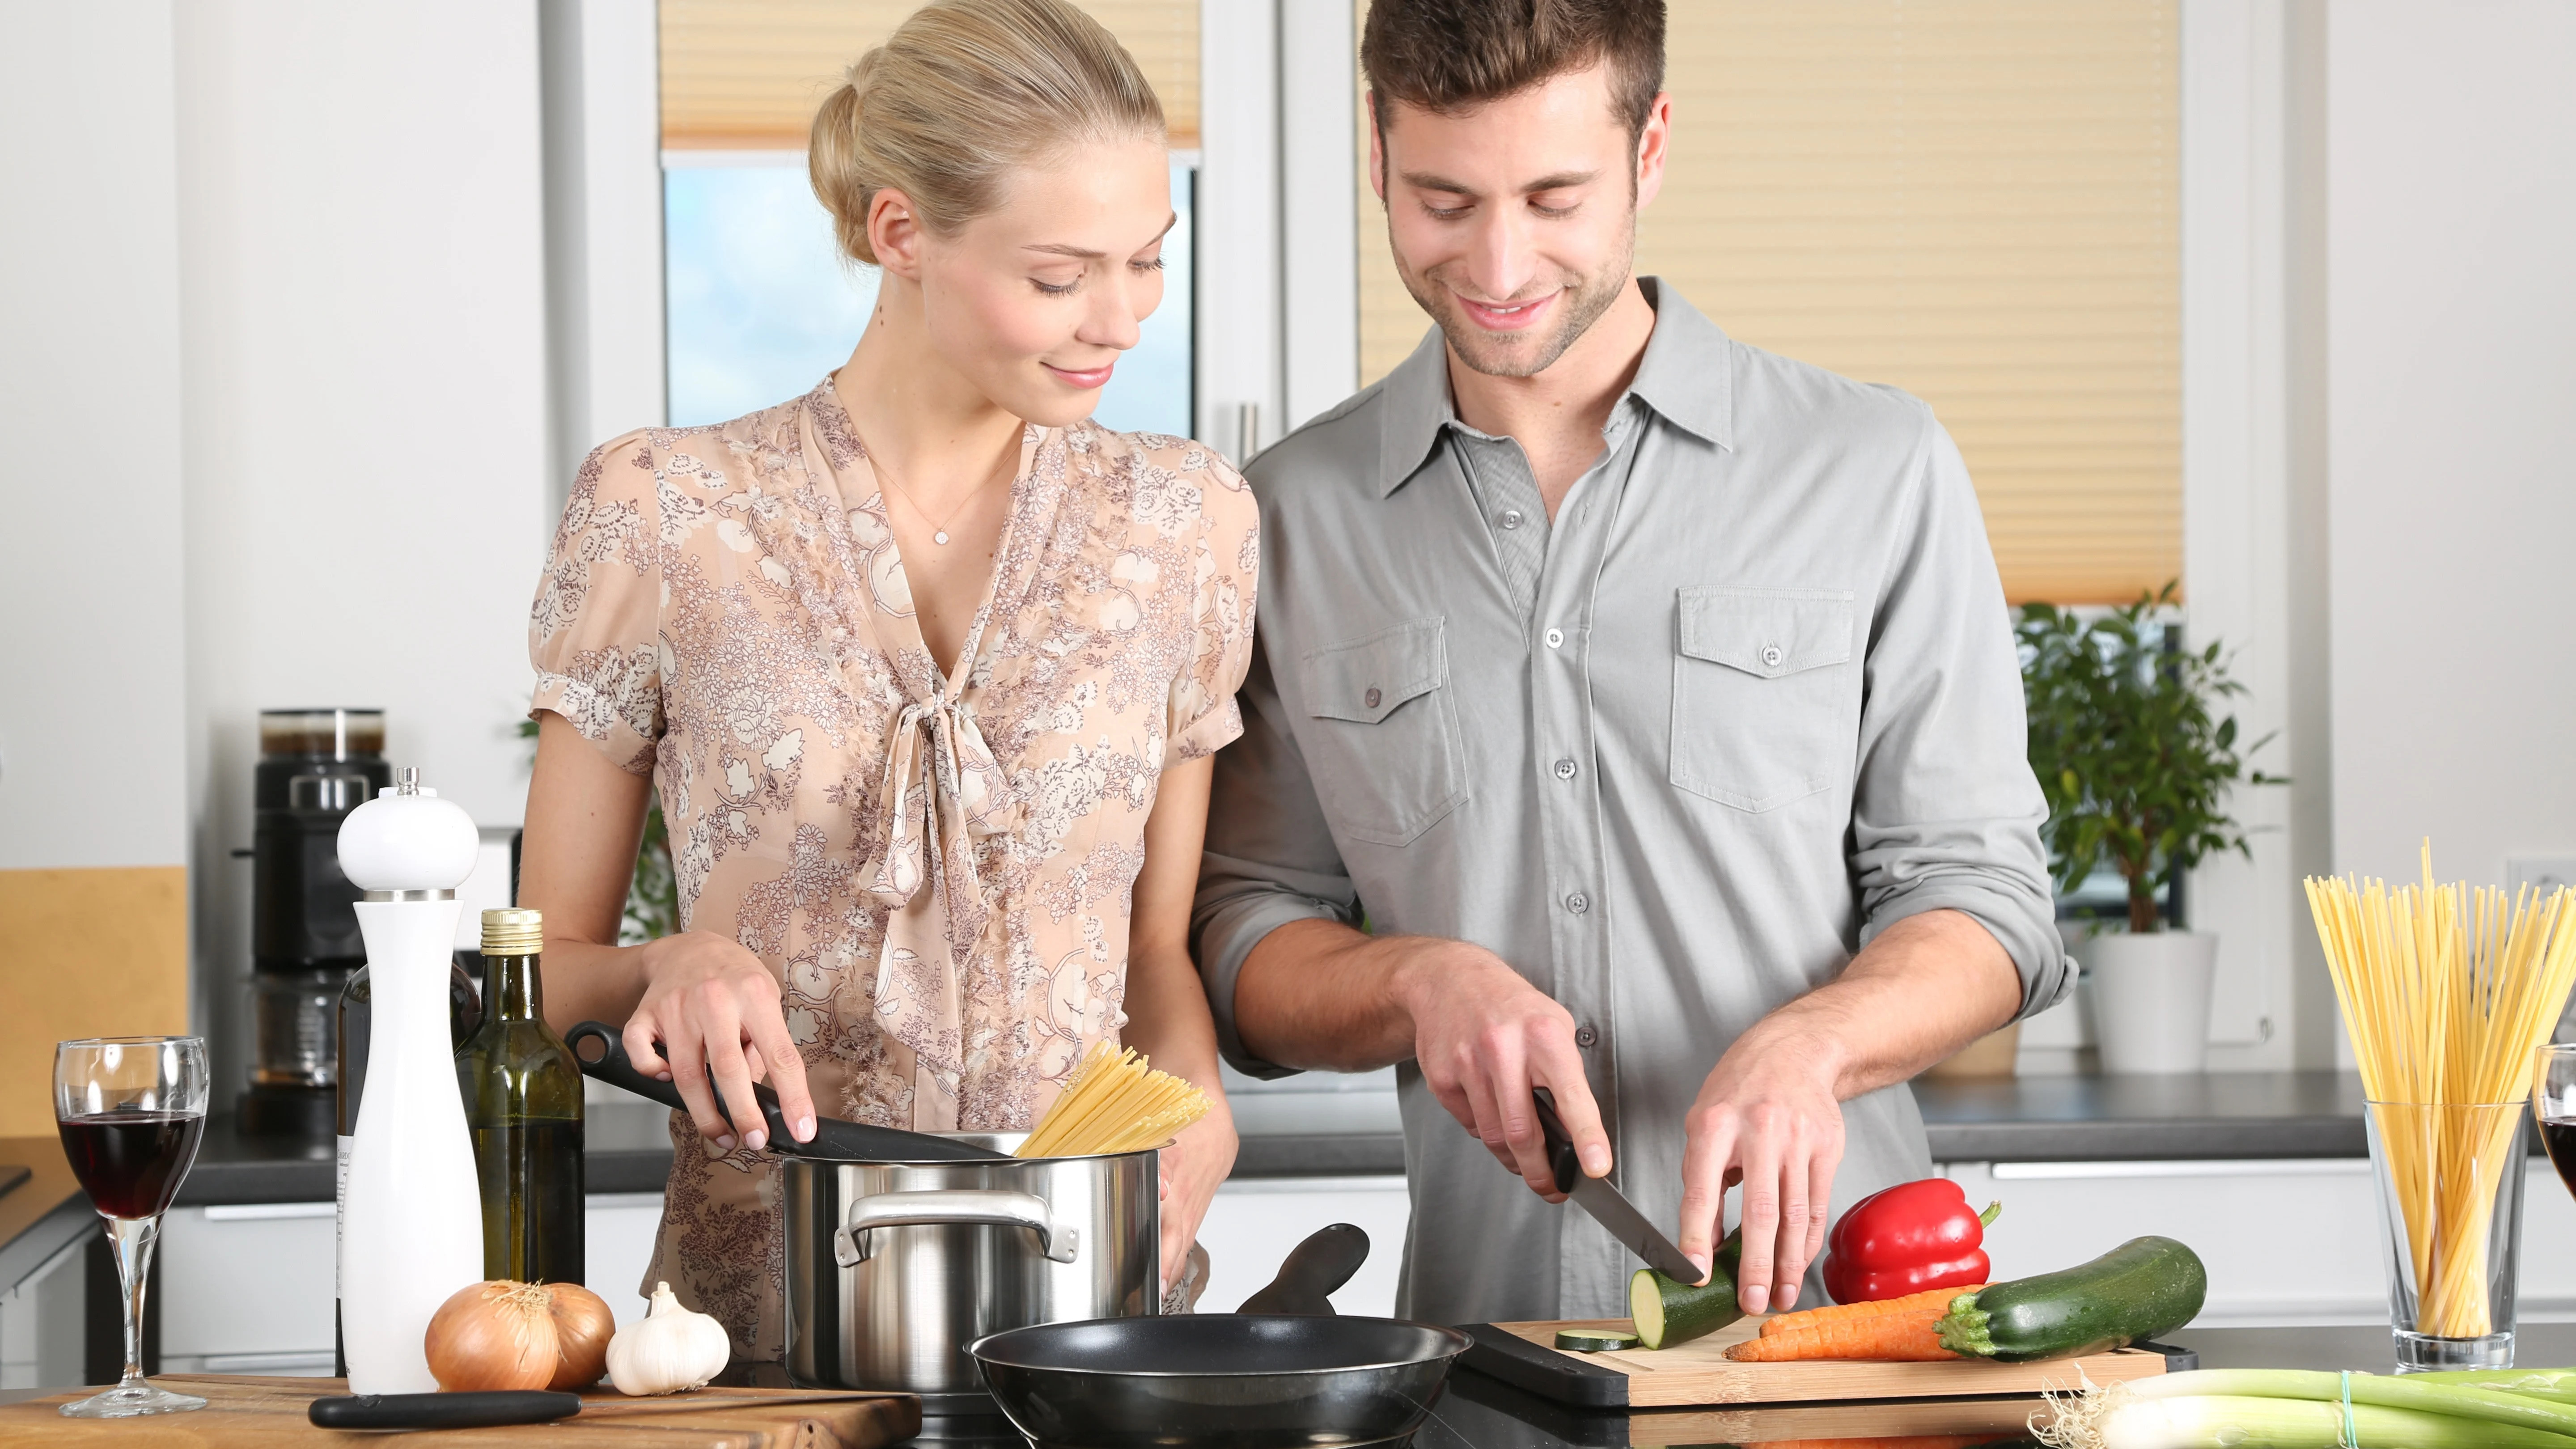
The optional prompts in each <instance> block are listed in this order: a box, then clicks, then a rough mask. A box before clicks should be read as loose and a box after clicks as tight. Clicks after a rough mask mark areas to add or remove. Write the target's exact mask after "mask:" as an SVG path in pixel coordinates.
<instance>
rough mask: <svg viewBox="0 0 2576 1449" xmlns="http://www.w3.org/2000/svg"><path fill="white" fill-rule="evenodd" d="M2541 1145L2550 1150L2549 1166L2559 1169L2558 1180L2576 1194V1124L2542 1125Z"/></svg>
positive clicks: (2542, 1121) (2555, 1123) (2556, 1123)
mask: <svg viewBox="0 0 2576 1449" xmlns="http://www.w3.org/2000/svg"><path fill="white" fill-rule="evenodd" d="M2540 1144H2541V1145H2542V1146H2543V1147H2546V1148H2548V1149H2549V1165H2550V1166H2552V1167H2555V1168H2557V1169H2558V1180H2559V1181H2560V1182H2563V1183H2565V1184H2567V1190H2568V1191H2569V1192H2576V1122H2552V1121H2550V1120H2548V1119H2546V1118H2543V1119H2542V1120H2541V1123H2540Z"/></svg>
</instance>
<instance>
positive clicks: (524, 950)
mask: <svg viewBox="0 0 2576 1449" xmlns="http://www.w3.org/2000/svg"><path fill="white" fill-rule="evenodd" d="M545 926H546V920H545V915H544V913H542V912H539V911H532V910H529V909H527V908H526V907H525V906H504V907H502V908H501V909H499V910H492V911H485V912H484V913H483V954H484V955H486V956H534V955H536V954H537V953H538V952H540V951H543V950H544V949H545V947H546V930H545Z"/></svg>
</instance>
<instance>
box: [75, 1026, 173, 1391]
mask: <svg viewBox="0 0 2576 1449" xmlns="http://www.w3.org/2000/svg"><path fill="white" fill-rule="evenodd" d="M54 1124H55V1126H56V1127H57V1128H58V1129H59V1130H60V1131H61V1132H62V1135H63V1155H64V1156H66V1157H68V1158H70V1159H71V1163H72V1171H73V1173H74V1174H76V1175H77V1176H78V1177H79V1178H80V1182H81V1186H82V1187H83V1188H85V1189H87V1190H88V1192H89V1201H90V1206H92V1207H94V1208H97V1209H98V1215H99V1216H100V1217H103V1218H105V1219H107V1240H108V1243H109V1244H110V1245H111V1246H112V1247H114V1248H115V1250H116V1276H117V1278H118V1279H119V1281H120V1282H121V1283H122V1284H123V1286H124V1288H125V1377H124V1378H122V1379H121V1380H119V1381H118V1382H117V1385H116V1387H115V1388H112V1389H109V1390H107V1391H106V1392H104V1393H99V1394H93V1395H91V1396H90V1397H88V1398H86V1399H83V1400H81V1401H80V1402H78V1403H76V1404H65V1405H63V1413H64V1414H65V1415H67V1416H69V1417H71V1418H75V1419H123V1418H129V1417H131V1416H133V1415H136V1414H175V1413H179V1412H181V1411H183V1410H187V1409H202V1408H204V1407H205V1406H206V1401H205V1400H203V1399H200V1398H197V1397H196V1396H194V1395H192V1394H178V1393H172V1392H171V1391H170V1390H168V1389H164V1388H156V1387H154V1386H153V1385H152V1384H151V1383H149V1382H147V1381H145V1379H144V1377H143V1289H144V1286H145V1284H146V1283H147V1282H148V1281H149V1275H150V1273H151V1270H152V1244H153V1243H154V1242H155V1241H156V1240H158V1239H159V1237H160V1236H161V1213H162V1211H163V1210H164V1209H166V1208H168V1207H169V1206H170V1199H171V1198H173V1197H175V1196H177V1195H178V1192H179V1184H180V1182H181V1181H182V1180H184V1179H185V1178H186V1177H187V1175H188V1168H189V1167H190V1166H191V1165H192V1164H194V1163H195V1162H196V1160H197V1144H198V1142H199V1141H200V1140H201V1139H202V1138H203V1137H204V1136H205V1132H206V1039H205V1038H204V1037H199V1036H126V1037H99V1038H95V1039H92V1040H89V1041H67V1042H61V1043H58V1044H57V1045H56V1046H55V1047H54Z"/></svg>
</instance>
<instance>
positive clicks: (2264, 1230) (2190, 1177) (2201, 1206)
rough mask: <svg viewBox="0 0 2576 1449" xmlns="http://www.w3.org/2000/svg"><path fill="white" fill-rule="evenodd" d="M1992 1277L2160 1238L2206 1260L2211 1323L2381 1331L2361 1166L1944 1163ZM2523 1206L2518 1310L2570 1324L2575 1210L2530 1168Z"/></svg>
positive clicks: (2369, 1207)
mask: <svg viewBox="0 0 2576 1449" xmlns="http://www.w3.org/2000/svg"><path fill="white" fill-rule="evenodd" d="M1941 1172H1942V1175H1943V1176H1945V1177H1950V1178H1954V1179H1956V1180H1957V1181H1958V1183H1959V1185H1960V1186H1961V1187H1962V1188H1965V1189H1966V1190H1967V1194H1968V1201H1969V1202H1971V1203H1972V1204H1974V1205H1976V1206H1978V1207H1984V1206H1985V1205H1986V1204H1987V1203H1988V1202H1991V1201H1996V1200H2001V1201H2002V1203H2003V1205H2004V1210H2003V1215H2002V1217H2000V1218H1999V1219H1997V1220H1996V1222H1995V1225H1994V1226H1993V1227H1991V1228H1989V1229H1987V1230H1986V1250H1987V1252H1988V1253H1989V1254H1990V1255H1991V1256H1992V1257H1993V1259H1994V1265H1995V1274H1996V1276H1997V1277H1998V1278H2019V1277H2024V1276H2027V1275H2029V1274H2033V1273H2046V1272H2051V1271H2054V1270H2056V1269H2059V1268H2065V1267H2070V1266H2072V1265H2074V1264H2077V1263H2081V1262H2083V1261H2085V1260H2086V1259H2088V1258H2092V1257H2095V1256H2097V1255H2099V1254H2101V1253H2105V1252H2108V1251H2109V1250H2111V1249H2112V1248H2115V1247H2117V1246H2119V1245H2120V1244H2122V1243H2124V1242H2127V1241H2128V1240H2129V1239H2131V1238H2134V1237H2138V1236H2140V1235H2142V1234H2146V1233H2158V1234H2162V1235H2163V1236H2165V1237H2169V1238H2175V1239H2179V1240H2180V1241H2182V1242H2185V1243H2188V1244H2190V1245H2191V1248H2192V1250H2193V1251H2194V1252H2196V1253H2198V1254H2200V1257H2201V1260H2202V1261H2203V1262H2205V1263H2206V1264H2208V1265H2209V1303H2208V1306H2207V1307H2206V1308H2204V1309H2203V1310H2202V1311H2201V1315H2200V1317H2199V1318H2198V1319H2197V1320H2195V1321H2196V1322H2198V1323H2201V1324H2204V1325H2211V1326H2228V1327H2235V1326H2239V1325H2269V1324H2277V1325H2300V1324H2319V1323H2383V1324H2384V1323H2386V1322H2387V1321H2388V1270H2387V1267H2386V1266H2385V1264H2384V1263H2383V1262H2382V1261H2381V1259H2382V1254H2383V1252H2384V1249H2383V1247H2382V1245H2381V1229H2380V1225H2379V1203H2378V1200H2377V1198H2376V1197H2375V1196H2374V1194H2375V1192H2376V1184H2375V1180H2374V1179H2373V1177H2372V1175H2371V1174H2372V1169H2371V1166H2370V1163H2369V1161H2368V1160H2367V1159H2363V1158H2319V1159H2300V1160H2280V1161H2252V1162H2227V1161H2219V1162H2002V1163H1983V1162H1973V1163H1952V1164H1949V1165H1948V1166H1945V1167H1943V1168H1942V1169H1941ZM2524 1194H2525V1195H2524V1199H2523V1250H2522V1270H2521V1290H2520V1313H2519V1316H2520V1317H2521V1318H2523V1319H2525V1320H2529V1321H2533V1322H2540V1321H2545V1320H2560V1319H2567V1318H2576V1251H2570V1245H2571V1244H2576V1202H2571V1201H2570V1200H2569V1198H2568V1194H2567V1190H2566V1189H2565V1188H2563V1187H2561V1186H2560V1185H2559V1182H2558V1177H2557V1174H2556V1173H2554V1172H2552V1171H2551V1170H2550V1168H2549V1164H2548V1163H2547V1162H2546V1161H2545V1160H2540V1159H2534V1160H2533V1162H2532V1164H2531V1167H2530V1171H2529V1175H2528V1176H2527V1178H2526V1186H2525V1188H2524Z"/></svg>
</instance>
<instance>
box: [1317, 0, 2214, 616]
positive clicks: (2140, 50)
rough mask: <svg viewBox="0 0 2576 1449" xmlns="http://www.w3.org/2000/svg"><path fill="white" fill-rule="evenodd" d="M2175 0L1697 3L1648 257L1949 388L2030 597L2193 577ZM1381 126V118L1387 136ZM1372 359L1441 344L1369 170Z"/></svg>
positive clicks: (1841, 350)
mask: <svg viewBox="0 0 2576 1449" xmlns="http://www.w3.org/2000/svg"><path fill="white" fill-rule="evenodd" d="M2176 23H2177V21H2176V16H2175V13H2174V6H2173V5H2172V4H2171V3H2170V0H2163V3H2158V0H2088V3H2085V4H2081V5H2069V4H2065V3H2063V0H1687V3H1680V4H1675V5H1673V6H1672V9H1671V28H1670V37H1669V48H1668V66H1667V85H1668V87H1669V88H1670V90H1671V92H1672V96H1673V124H1674V130H1675V135H1674V142H1673V155H1672V161H1671V168H1670V173H1669V175H1668V177H1667V179H1666V181H1665V185H1664V190H1663V194H1662V196H1661V197H1660V198H1659V199H1658V200H1657V201H1656V203H1655V204H1654V205H1653V206H1652V207H1650V208H1648V209H1647V210H1646V212H1645V213H1644V214H1643V216H1642V217H1641V219H1640V223H1639V234H1638V245H1637V267H1638V270H1639V271H1640V272H1647V273H1655V274H1660V275H1662V276H1663V277H1665V278H1667V279H1669V280H1670V281H1671V282H1672V284H1673V285H1674V286H1676V287H1678V288H1679V289H1680V290H1681V292H1682V293H1683V295H1685V296H1687V297H1689V298H1690V299H1691V300H1692V301H1693V302H1694V303H1696V304H1697V305H1698V306H1699V307H1700V308H1701V309H1702V310H1704V311H1706V312H1707V313H1708V314H1709V315H1710V316H1711V317H1712V318H1714V319H1716V321H1717V323H1718V325H1720V326H1722V327H1724V328H1725V329H1726V330H1727V331H1728V332H1729V333H1730V334H1731V335H1733V336H1735V337H1737V338H1740V339H1742V340H1743V341H1746V342H1749V343H1752V344H1753V345H1755V346H1758V347H1764V348H1768V349H1771V350H1773V351H1776V352H1781V353H1785V354H1787V355H1789V356H1791V357H1796V358H1799V359H1802V360H1804V361H1808V362H1812V363H1815V364H1817V365H1819V366H1822V367H1827V368H1830V369H1832V370H1834V371H1836V372H1839V373H1843V374H1845V375H1847V376H1850V377H1855V378H1860V379H1862V380H1865V381H1870V382H1885V383H1893V384H1895V385H1896V386H1899V387H1902V388H1904V389H1906V390H1907V391H1909V392H1912V393H1914V394H1916V395H1917V396H1920V397H1922V398H1923V399H1924V400H1926V401H1927V402H1929V403H1931V404H1932V406H1933V408H1934V409H1935V410H1936V411H1937V412H1938V414H1939V415H1940V417H1941V419H1942V421H1943V422H1944V423H1945V424H1946V425H1947V426H1948V427H1949V429H1950V431H1951V433H1952V435H1953V436H1955V437H1956V438H1957V440H1958V443H1959V448H1960V451H1961V452H1962V453H1963V454H1964V455H1965V456H1966V458H1967V461H1968V466H1969V469H1970V472H1971V473H1972V474H1973V476H1974V477H1975V479H1976V483H1977V491H1978V495H1979V498H1980V501H1981V503H1982V504H1983V507H1984V510H1985V516H1986V528H1987V533H1988V536H1989V538H1990V539H1991V540H1992V542H1993V544H1994V550H1995V557H1996V562H1997V563H1998V565H1999V566H2000V567H2001V570H2002V573H2003V581H2004V589H2005V592H2006V593H2007V595H2008V596H2009V597H2011V598H2012V599H2014V600H2016V601H2020V600H2026V599H2049V600H2054V601H2057V602H2061V603H2116V602H2127V601H2129V600H2131V599H2134V598H2136V597H2137V596H2138V594H2139V593H2140V592H2141V591H2142V590H2147V589H2153V588H2157V587H2160V586H2161V585H2162V584H2163V583H2164V582H2165V581H2166V580H2168V579H2171V578H2175V577H2177V576H2178V575H2179V574H2180V573H2181V572H2182V480H2181V434H2182V416H2181V401H2182V399H2181V383H2182V378H2181V254H2180V243H2179V223H2180V210H2179V201H2178V195H2177V185H2176V182H2177V176H2176V164H2177V155H2176V147H2177V143H2178V139H2179V136H2178V127H2177V110H2178V107H2179V104H2180V87H2181V76H2180V69H2179V60H2178V54H2177V48H2176V44H2175V41H2176V36H2175V26H2176ZM1362 144H1363V145H1365V144H1366V136H1365V135H1363V136H1362ZM1361 184H1362V191H1363V199H1362V205H1361V216H1362V218H1363V220H1362V227H1363V229H1364V230H1368V229H1372V228H1375V229H1377V230H1376V231H1375V234H1373V235H1366V236H1363V237H1362V238H1361V245H1360V258H1361V305H1360V346H1361V373H1362V376H1363V377H1364V378H1367V379H1372V380H1373V379H1375V378H1377V377H1379V376H1382V375H1383V374H1384V373H1385V372H1386V370H1387V369H1388V368H1390V367H1393V366H1394V365H1395V364H1396V363H1397V362H1399V361H1401V360H1402V359H1403V358H1404V356H1405V354H1406V353H1408V352H1410V351H1411V350H1412V348H1413V346H1414V344H1415V343H1416V342H1417V341H1418V340H1420V338H1421V335H1422V329H1423V326H1424V318H1423V315H1422V312H1421V311H1420V309H1419V308H1417V307H1415V306H1414V305H1413V302H1412V299H1411V298H1410V297H1408V296H1407V295H1406V294H1405V292H1404V288H1403V285H1402V283H1401V282H1399V281H1398V280H1397V278H1396V275H1395V269H1394V264H1393V263H1392V262H1391V261H1390V260H1389V259H1388V257H1387V254H1386V245H1385V240H1384V232H1383V230H1382V228H1383V224H1384V217H1385V213H1384V211H1383V209H1382V208H1380V207H1379V206H1378V205H1377V203H1376V202H1375V200H1374V198H1373V197H1371V196H1369V195H1368V194H1367V178H1366V177H1365V176H1363V177H1362V178H1361Z"/></svg>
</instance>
